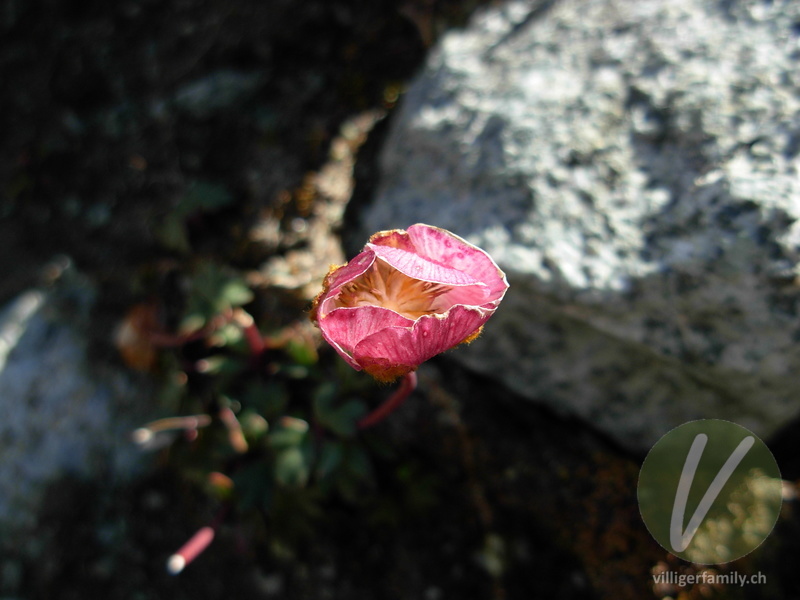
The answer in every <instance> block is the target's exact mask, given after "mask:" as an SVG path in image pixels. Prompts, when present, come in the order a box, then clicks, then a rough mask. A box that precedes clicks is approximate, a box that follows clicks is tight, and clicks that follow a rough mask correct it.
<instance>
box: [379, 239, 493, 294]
mask: <svg viewBox="0 0 800 600" xmlns="http://www.w3.org/2000/svg"><path fill="white" fill-rule="evenodd" d="M366 247H367V248H368V249H369V250H370V251H372V252H374V253H375V256H377V257H378V258H380V259H382V260H384V261H386V262H387V263H389V264H390V265H391V266H392V267H394V268H395V269H397V270H398V271H400V272H401V273H403V274H405V275H408V276H409V277H412V278H413V279H421V280H422V281H432V282H434V283H444V284H446V285H475V284H476V283H480V281H479V280H478V279H475V278H473V277H471V276H470V274H469V273H466V272H464V271H459V270H458V269H451V268H450V267H446V266H444V265H442V264H439V263H438V262H434V261H432V260H430V259H428V258H425V257H423V256H420V255H419V254H416V253H414V252H408V251H406V250H401V249H400V248H391V247H389V246H376V245H374V244H367V246H366Z"/></svg>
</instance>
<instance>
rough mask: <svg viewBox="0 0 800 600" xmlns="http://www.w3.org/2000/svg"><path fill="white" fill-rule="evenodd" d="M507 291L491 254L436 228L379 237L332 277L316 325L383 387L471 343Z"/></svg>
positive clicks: (318, 303)
mask: <svg viewBox="0 0 800 600" xmlns="http://www.w3.org/2000/svg"><path fill="white" fill-rule="evenodd" d="M506 289H508V283H507V282H506V276H505V274H504V273H503V272H502V271H501V270H500V269H499V268H498V266H497V265H496V264H495V262H494V261H493V260H492V259H491V258H490V257H489V255H488V254H486V252H484V251H483V250H481V249H480V248H476V247H475V246H473V245H472V244H469V243H467V242H466V241H464V240H463V239H461V238H460V237H458V236H457V235H454V234H452V233H450V232H449V231H445V230H444V229H439V228H438V227H432V226H430V225H422V224H417V225H412V226H411V227H409V228H408V231H404V230H402V229H393V230H391V231H381V232H379V233H376V234H375V235H373V236H372V237H371V238H370V239H369V242H368V243H367V245H366V246H365V247H364V250H363V251H362V252H361V253H360V254H359V255H358V256H356V257H355V258H354V259H353V260H351V261H350V262H349V263H347V264H346V265H343V266H341V267H334V268H332V269H331V271H330V272H329V273H328V276H327V277H326V278H325V282H324V284H323V288H322V292H320V294H319V295H318V296H317V297H316V299H315V300H314V305H313V308H312V311H311V320H312V321H314V323H316V324H317V326H318V327H319V328H320V330H321V332H322V336H323V337H324V338H325V340H326V341H327V342H328V343H329V344H330V345H331V346H333V347H334V349H335V350H336V351H337V352H338V353H339V354H340V355H341V356H342V358H344V359H345V360H346V361H347V362H348V363H349V364H350V366H352V367H353V368H354V369H357V370H361V369H363V370H364V371H366V372H367V373H369V374H370V375H372V376H373V377H375V378H376V379H378V380H380V381H392V380H394V379H396V378H397V377H400V376H402V375H406V374H408V373H410V372H411V371H414V370H416V368H417V367H418V366H419V365H420V364H421V363H423V362H425V361H426V360H428V359H429V358H431V357H433V356H436V355H437V354H439V353H440V352H444V351H445V350H448V349H450V348H452V347H454V346H457V345H458V344H461V343H462V342H471V341H472V340H474V339H475V338H476V337H477V336H478V335H479V334H480V331H481V328H482V327H483V324H484V323H486V321H487V320H488V319H489V317H491V316H492V314H493V313H494V311H495V309H496V308H497V305H498V304H499V303H500V301H501V300H502V299H503V296H504V295H505V293H506Z"/></svg>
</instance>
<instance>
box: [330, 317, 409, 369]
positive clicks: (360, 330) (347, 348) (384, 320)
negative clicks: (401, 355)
mask: <svg viewBox="0 0 800 600" xmlns="http://www.w3.org/2000/svg"><path fill="white" fill-rule="evenodd" d="M413 324H414V321H412V320H411V319H407V318H405V317H403V316H401V315H399V314H397V313H396V312H394V311H392V310H389V309H388V308H383V307H380V306H356V307H353V308H349V307H348V308H337V309H336V310H333V311H331V312H330V314H328V315H327V316H325V317H323V318H322V319H320V320H319V328H320V331H321V332H322V337H324V338H325V340H326V341H327V342H328V343H329V344H330V345H331V346H333V348H334V349H335V350H336V351H337V352H338V353H339V354H340V355H341V356H342V358H344V359H345V360H346V361H347V362H348V363H349V364H350V366H351V367H353V368H355V369H358V370H361V366H360V365H359V363H358V361H357V360H354V359H353V357H352V355H353V349H354V348H355V347H356V346H357V345H358V343H359V342H361V340H363V339H364V338H366V337H369V336H371V335H373V334H375V333H376V332H377V331H380V330H381V329H385V328H387V327H403V326H405V327H410V326H411V325H413Z"/></svg>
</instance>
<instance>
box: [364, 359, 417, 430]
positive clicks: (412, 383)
mask: <svg viewBox="0 0 800 600" xmlns="http://www.w3.org/2000/svg"><path fill="white" fill-rule="evenodd" d="M416 387H417V374H416V372H414V371H411V372H410V373H408V374H407V375H405V376H404V377H403V380H402V381H401V382H400V387H399V388H397V389H396V390H395V392H394V394H392V395H391V396H389V399H388V400H386V402H384V403H383V404H381V405H380V406H379V407H378V408H376V409H375V410H373V411H372V412H371V413H369V414H368V415H367V416H365V417H363V418H362V419H360V420H359V421H358V423H357V425H358V428H359V429H366V428H367V427H372V426H373V425H375V424H376V423H380V422H381V421H382V420H383V419H385V418H386V417H387V416H389V415H390V414H391V413H392V412H394V410H395V409H397V407H398V406H400V405H401V404H402V403H403V402H404V401H405V399H406V398H408V396H409V394H411V392H413V391H414V389H416Z"/></svg>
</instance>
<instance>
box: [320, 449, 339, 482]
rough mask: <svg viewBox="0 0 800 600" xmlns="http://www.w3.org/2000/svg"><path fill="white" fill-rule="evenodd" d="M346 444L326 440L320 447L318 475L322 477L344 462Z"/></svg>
mask: <svg viewBox="0 0 800 600" xmlns="http://www.w3.org/2000/svg"><path fill="white" fill-rule="evenodd" d="M343 457H344V446H343V445H342V443H341V442H338V441H330V442H325V443H324V444H323V445H322V448H321V449H320V454H319V462H318V463H317V476H318V477H319V478H320V479H322V478H325V477H328V476H329V475H330V474H331V473H333V472H334V471H335V470H336V469H337V468H338V467H339V465H340V464H341V463H342V458H343Z"/></svg>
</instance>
